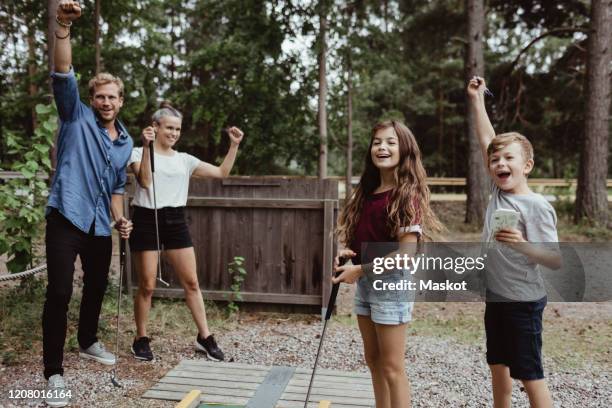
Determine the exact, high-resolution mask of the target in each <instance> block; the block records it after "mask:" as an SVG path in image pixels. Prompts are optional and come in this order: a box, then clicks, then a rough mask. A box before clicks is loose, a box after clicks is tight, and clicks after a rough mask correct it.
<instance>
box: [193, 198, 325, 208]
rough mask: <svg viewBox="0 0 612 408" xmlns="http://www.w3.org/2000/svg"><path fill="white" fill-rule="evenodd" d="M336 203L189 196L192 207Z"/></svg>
mask: <svg viewBox="0 0 612 408" xmlns="http://www.w3.org/2000/svg"><path fill="white" fill-rule="evenodd" d="M328 201H329V202H331V203H336V205H337V201H336V200H325V199H293V198H285V199H278V198H238V197H189V198H188V199H187V205H188V206H190V207H230V208H240V207H243V208H244V207H246V208H301V209H311V210H316V209H321V208H323V206H324V205H325V203H326V202H328Z"/></svg>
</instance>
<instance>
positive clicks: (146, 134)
mask: <svg viewBox="0 0 612 408" xmlns="http://www.w3.org/2000/svg"><path fill="white" fill-rule="evenodd" d="M140 139H141V140H142V145H143V146H144V147H149V145H150V144H151V143H153V142H154V141H155V128H154V127H153V126H149V127H146V128H144V129H143V130H142V134H141V135H140Z"/></svg>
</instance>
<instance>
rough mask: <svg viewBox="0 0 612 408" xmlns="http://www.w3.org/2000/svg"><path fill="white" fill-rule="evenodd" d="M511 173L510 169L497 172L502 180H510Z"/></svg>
mask: <svg viewBox="0 0 612 408" xmlns="http://www.w3.org/2000/svg"><path fill="white" fill-rule="evenodd" d="M510 175H511V173H510V172H509V171H500V172H499V173H497V178H499V179H500V180H508V177H510Z"/></svg>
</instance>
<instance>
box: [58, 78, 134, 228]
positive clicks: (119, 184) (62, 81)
mask: <svg viewBox="0 0 612 408" xmlns="http://www.w3.org/2000/svg"><path fill="white" fill-rule="evenodd" d="M51 77H52V78H53V95H54V96H55V103H56V105H57V110H58V114H59V118H60V128H59V134H58V138H57V169H56V173H55V176H54V178H53V183H52V184H51V192H50V194H49V201H48V202H47V214H49V212H50V211H51V208H56V209H57V210H58V211H59V212H60V213H61V214H62V215H63V216H64V217H66V218H67V219H68V220H69V221H70V222H71V223H72V224H74V225H75V226H76V227H77V228H79V229H80V230H81V231H83V232H86V233H87V232H89V231H90V228H91V226H92V224H93V223H94V221H95V235H97V236H109V235H111V227H110V215H111V214H110V203H111V195H112V194H123V193H124V191H125V181H126V166H127V162H128V160H129V158H130V154H131V152H132V147H133V142H132V138H131V137H130V135H129V134H128V132H127V130H126V128H125V126H124V125H123V124H122V123H121V122H119V121H118V120H117V121H115V123H116V126H117V130H118V132H119V137H118V138H117V139H116V140H114V141H112V140H111V139H110V136H109V134H108V131H107V130H106V129H105V128H104V127H103V126H102V124H101V123H100V122H99V121H98V119H97V117H96V115H95V113H94V111H93V109H92V108H91V107H89V106H87V105H85V104H84V103H83V102H81V99H80V97H79V88H78V86H77V81H76V77H75V75H74V70H73V69H72V68H71V69H70V72H68V73H66V74H64V73H60V72H54V73H52V74H51Z"/></svg>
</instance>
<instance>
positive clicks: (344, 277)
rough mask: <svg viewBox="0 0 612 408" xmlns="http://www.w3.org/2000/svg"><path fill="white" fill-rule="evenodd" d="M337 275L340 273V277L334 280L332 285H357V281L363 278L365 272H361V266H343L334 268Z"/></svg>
mask: <svg viewBox="0 0 612 408" xmlns="http://www.w3.org/2000/svg"><path fill="white" fill-rule="evenodd" d="M334 271H336V273H340V275H339V276H338V277H334V278H332V283H333V284H336V283H340V282H344V283H349V284H352V283H355V282H357V279H359V278H360V277H361V276H363V271H362V270H361V265H342V266H337V267H335V268H334Z"/></svg>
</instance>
